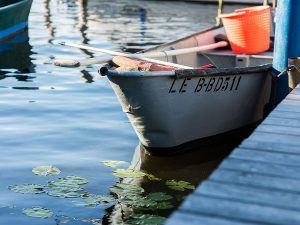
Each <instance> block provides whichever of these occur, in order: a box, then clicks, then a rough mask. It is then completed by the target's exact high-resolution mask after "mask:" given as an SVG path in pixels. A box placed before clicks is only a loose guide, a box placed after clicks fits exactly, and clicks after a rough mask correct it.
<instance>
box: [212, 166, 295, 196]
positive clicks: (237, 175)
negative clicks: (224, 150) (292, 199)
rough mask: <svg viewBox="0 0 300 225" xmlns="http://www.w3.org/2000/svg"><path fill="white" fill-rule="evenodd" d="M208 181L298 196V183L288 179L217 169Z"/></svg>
mask: <svg viewBox="0 0 300 225" xmlns="http://www.w3.org/2000/svg"><path fill="white" fill-rule="evenodd" d="M209 179H210V180H212V181H217V182H223V183H232V184H243V185H248V186H251V187H257V188H265V189H269V190H277V191H284V192H291V193H296V194H300V188H299V187H300V181H299V180H294V179H290V178H282V177H271V176H267V175H262V174H257V173H251V172H244V171H233V170H227V169H221V168H219V169H218V170H216V171H215V172H214V173H213V174H212V175H211V176H210V178H209Z"/></svg>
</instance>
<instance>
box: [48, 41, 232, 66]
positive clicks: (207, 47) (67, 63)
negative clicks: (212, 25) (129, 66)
mask: <svg viewBox="0 0 300 225" xmlns="http://www.w3.org/2000/svg"><path fill="white" fill-rule="evenodd" d="M60 44H61V45H65V46H70V47H75V48H79V49H85V50H90V51H95V52H102V53H106V54H110V55H115V56H116V55H117V56H126V57H131V58H137V59H142V60H146V61H149V62H153V63H159V64H163V65H167V66H174V67H178V68H182V69H191V67H187V66H183V65H179V64H175V63H169V62H165V61H161V60H154V59H149V58H161V57H169V56H174V55H183V54H188V53H194V52H200V51H207V50H212V49H216V48H221V47H226V46H228V42H226V41H219V42H217V43H213V44H209V45H203V46H197V47H191V48H183V49H175V50H168V51H161V52H147V53H140V54H126V53H121V52H115V51H111V50H107V49H101V48H95V47H90V46H86V45H79V44H74V43H66V42H62V43H60ZM146 57H147V58H146ZM90 60H91V62H90V63H91V64H94V63H95V62H96V63H104V60H103V59H99V60H98V61H97V59H90ZM109 60H111V58H108V60H107V61H109ZM88 63H89V62H88V60H85V61H83V62H81V61H72V60H67V61H59V60H56V61H55V62H54V64H55V65H58V66H67V67H78V66H82V65H87V64H88Z"/></svg>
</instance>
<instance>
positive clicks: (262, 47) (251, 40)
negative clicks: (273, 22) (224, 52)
mask: <svg viewBox="0 0 300 225" xmlns="http://www.w3.org/2000/svg"><path fill="white" fill-rule="evenodd" d="M220 17H221V18H222V21H223V24H224V28H225V31H226V33H227V36H228V40H229V43H230V46H231V48H232V51H233V52H234V53H236V54H255V53H258V52H264V51H266V50H268V49H269V46H270V6H255V7H249V8H244V9H237V10H235V12H234V13H229V14H222V15H221V16H220Z"/></svg>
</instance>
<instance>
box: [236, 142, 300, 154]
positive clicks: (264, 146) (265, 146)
mask: <svg viewBox="0 0 300 225" xmlns="http://www.w3.org/2000/svg"><path fill="white" fill-rule="evenodd" d="M240 147H241V148H252V149H256V150H262V151H270V152H281V153H286V154H300V147H299V146H298V145H291V144H286V143H275V142H270V141H268V140H266V141H265V140H258V141H257V140H253V139H246V140H245V141H243V143H242V144H241V145H240Z"/></svg>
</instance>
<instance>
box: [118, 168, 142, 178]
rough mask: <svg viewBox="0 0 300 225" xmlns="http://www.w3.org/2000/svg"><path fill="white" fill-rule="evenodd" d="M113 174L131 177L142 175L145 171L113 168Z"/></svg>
mask: <svg viewBox="0 0 300 225" xmlns="http://www.w3.org/2000/svg"><path fill="white" fill-rule="evenodd" d="M113 174H114V175H115V176H117V177H122V178H125V177H132V178H139V177H144V176H145V173H143V172H140V171H136V170H132V169H115V170H114V171H113Z"/></svg>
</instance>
